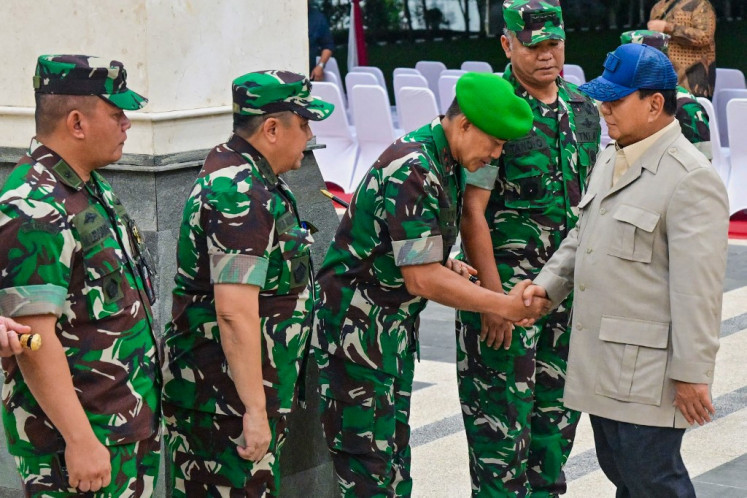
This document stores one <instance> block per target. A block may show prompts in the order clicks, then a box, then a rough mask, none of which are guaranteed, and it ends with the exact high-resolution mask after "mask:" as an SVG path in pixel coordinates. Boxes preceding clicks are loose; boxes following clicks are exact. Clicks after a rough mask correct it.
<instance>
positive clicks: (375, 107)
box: [344, 85, 396, 192]
mask: <svg viewBox="0 0 747 498" xmlns="http://www.w3.org/2000/svg"><path fill="white" fill-rule="evenodd" d="M349 95H350V102H351V104H353V106H352V107H353V121H354V122H355V130H356V135H357V136H358V145H359V146H360V153H359V154H358V160H357V161H356V163H355V168H354V170H353V177H352V179H351V181H350V184H349V185H347V186H346V187H344V190H345V192H352V191H354V190H355V189H356V188H357V187H358V183H360V181H361V179H362V178H363V177H364V176H365V175H366V172H367V171H368V169H369V168H370V167H371V165H372V164H373V163H374V162H375V161H376V159H377V158H378V157H379V155H380V154H381V153H382V152H383V151H384V149H386V148H387V147H388V146H389V145H390V144H391V143H392V141H393V140H394V139H395V138H396V135H395V130H394V125H393V123H392V113H391V111H390V107H389V96H388V95H387V93H386V90H384V89H383V88H382V87H381V86H379V85H356V86H354V87H353V88H352V89H351V90H350V93H349Z"/></svg>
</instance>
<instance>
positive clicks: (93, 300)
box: [73, 206, 129, 320]
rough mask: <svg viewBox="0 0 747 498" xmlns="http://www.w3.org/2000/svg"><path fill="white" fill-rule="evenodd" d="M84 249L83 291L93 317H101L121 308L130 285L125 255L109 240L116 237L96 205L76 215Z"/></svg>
mask: <svg viewBox="0 0 747 498" xmlns="http://www.w3.org/2000/svg"><path fill="white" fill-rule="evenodd" d="M73 226H74V227H75V228H76V231H77V232H78V236H79V237H80V243H81V246H82V249H83V266H84V268H85V272H86V278H85V288H84V289H83V294H84V295H85V296H86V301H87V304H88V314H89V317H90V318H91V319H94V320H99V319H102V318H106V317H108V316H111V315H114V314H117V313H119V312H121V311H122V309H123V307H124V306H125V304H129V303H124V297H125V288H126V286H127V285H128V283H127V276H126V275H125V268H124V263H123V261H122V257H124V255H122V256H120V255H118V254H117V250H116V249H115V248H114V247H110V244H112V243H113V241H114V233H113V232H112V229H111V222H110V221H109V220H108V219H107V218H106V217H105V216H104V215H102V214H101V213H100V212H99V211H98V210H97V209H96V208H95V207H94V206H90V207H88V208H86V209H85V210H83V211H81V212H80V213H78V214H77V215H75V216H74V217H73Z"/></svg>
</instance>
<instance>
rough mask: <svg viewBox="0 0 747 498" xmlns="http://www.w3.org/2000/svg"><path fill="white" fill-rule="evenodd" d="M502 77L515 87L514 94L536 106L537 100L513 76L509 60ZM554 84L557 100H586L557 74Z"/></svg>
mask: <svg viewBox="0 0 747 498" xmlns="http://www.w3.org/2000/svg"><path fill="white" fill-rule="evenodd" d="M503 77H504V78H505V79H506V80H508V82H509V83H511V85H512V86H513V87H514V88H515V89H516V94H517V95H519V96H520V97H523V98H525V99H527V100H529V103H530V105H531V106H532V107H533V108H536V107H538V106H539V105H540V104H539V102H540V101H539V100H538V99H536V98H534V97H532V95H531V94H530V93H529V92H528V91H527V89H526V88H524V85H522V84H521V83H519V80H517V79H516V76H514V73H513V67H512V66H511V63H510V62H509V63H508V65H507V66H506V70H505V71H504V72H503ZM555 84H556V85H558V101H559V102H574V103H581V102H585V101H586V100H587V98H586V97H584V95H583V94H581V93H580V92H579V91H578V90H574V89H573V88H572V87H571V86H570V84H569V83H568V82H567V81H566V80H564V79H563V78H561V77H560V76H558V77H557V78H556V79H555Z"/></svg>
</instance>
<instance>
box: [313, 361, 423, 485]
mask: <svg viewBox="0 0 747 498" xmlns="http://www.w3.org/2000/svg"><path fill="white" fill-rule="evenodd" d="M315 353H316V359H317V362H318V364H319V386H320V394H321V400H320V403H319V406H320V409H321V418H322V427H323V429H324V436H325V439H326V440H327V447H328V448H329V452H330V454H331V456H332V462H333V463H334V466H335V472H336V474H337V482H338V484H339V485H340V491H341V492H342V496H345V497H358V496H366V497H391V496H410V494H411V493H412V478H411V477H410V453H411V452H410V424H409V419H410V397H411V393H412V378H413V373H414V366H415V360H414V357H411V358H410V360H409V361H408V362H407V365H406V367H405V371H404V372H403V373H402V376H401V377H398V378H397V377H392V376H391V375H387V374H384V373H382V372H379V371H377V370H374V369H371V368H367V367H363V366H361V365H358V364H356V363H353V362H351V361H348V360H346V359H344V358H340V357H337V356H331V355H328V354H327V353H326V352H324V351H320V350H316V351H315Z"/></svg>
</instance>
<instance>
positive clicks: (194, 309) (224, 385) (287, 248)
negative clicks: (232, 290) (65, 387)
mask: <svg viewBox="0 0 747 498" xmlns="http://www.w3.org/2000/svg"><path fill="white" fill-rule="evenodd" d="M297 213H298V211H297V208H296V201H295V199H294V197H293V194H292V193H291V192H290V189H289V188H288V186H287V185H286V184H285V182H283V181H282V180H281V179H279V178H278V177H277V176H276V175H275V173H274V172H273V170H272V168H271V167H270V165H269V164H268V163H267V161H266V160H265V159H264V158H263V157H262V156H261V154H260V153H259V152H257V150H256V149H254V147H252V146H251V145H250V144H249V143H248V142H247V141H246V140H244V139H243V138H241V137H239V136H238V135H234V136H232V137H231V139H230V140H229V141H228V142H227V143H225V144H222V145H219V146H217V147H216V148H214V149H213V150H212V151H211V152H210V154H209V155H208V157H207V159H206V160H205V165H204V167H203V169H202V171H201V172H200V174H199V177H198V179H197V181H196V182H195V185H194V188H193V189H192V193H191V194H190V197H189V199H188V201H187V204H186V206H185V208H184V217H183V220H182V227H181V232H180V237H179V243H178V247H177V265H178V270H177V274H176V278H175V281H176V287H175V289H174V292H173V296H174V304H173V319H172V321H171V323H169V325H168V326H167V327H166V333H165V337H164V343H165V347H164V349H165V354H166V364H165V366H164V390H163V399H164V417H165V419H166V428H167V432H166V444H167V447H168V449H169V451H170V452H171V455H172V458H173V461H172V472H173V473H174V478H175V480H176V482H177V489H176V490H175V494H174V496H188V495H190V494H191V492H190V489H191V488H190V486H201V487H200V490H201V491H200V493H201V494H202V493H204V492H207V493H217V492H218V491H217V490H221V489H224V490H225V488H243V489H245V490H246V492H248V493H250V495H251V496H256V495H259V494H262V493H263V492H265V491H267V492H268V493H270V494H275V492H276V491H277V486H278V483H279V479H280V476H279V472H278V467H277V460H276V458H277V455H278V452H279V451H280V447H281V446H282V442H283V439H284V431H285V416H286V415H287V414H288V413H290V412H291V410H292V408H293V406H294V401H295V400H296V397H297V382H298V379H299V371H300V368H301V363H302V359H303V358H304V355H305V354H306V351H307V343H308V339H309V335H310V327H311V323H310V321H311V310H312V305H313V302H312V299H311V293H312V280H311V278H310V275H311V267H310V251H309V249H310V245H311V243H312V242H313V238H312V236H311V234H310V232H309V230H308V229H306V228H305V224H304V223H303V222H301V221H300V220H299V218H298V214H297ZM242 227H243V228H242ZM214 284H248V285H255V286H258V287H259V288H260V294H259V310H260V326H261V330H262V373H263V377H264V386H265V396H266V403H267V405H266V406H267V415H268V418H269V419H270V429H271V432H272V439H273V441H272V443H271V446H270V452H269V453H268V455H267V456H266V457H265V458H264V459H263V460H262V461H261V462H260V463H259V464H256V465H255V464H253V463H252V462H250V461H247V460H243V459H242V458H241V457H240V456H239V454H238V453H237V452H236V444H237V441H242V440H243V436H242V415H243V414H244V405H243V403H242V402H241V400H240V399H239V395H238V393H237V391H236V388H235V386H234V383H233V380H232V378H231V375H230V373H229V371H228V362H227V360H226V357H225V354H224V353H223V348H222V346H221V342H220V333H219V330H218V321H217V318H216V311H215V296H214V292H213V285H214ZM185 480H187V481H191V482H187V483H186V490H185V489H184V486H185V483H184V481H185ZM265 488H266V489H265ZM195 492H196V491H195ZM225 492H228V491H225Z"/></svg>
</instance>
